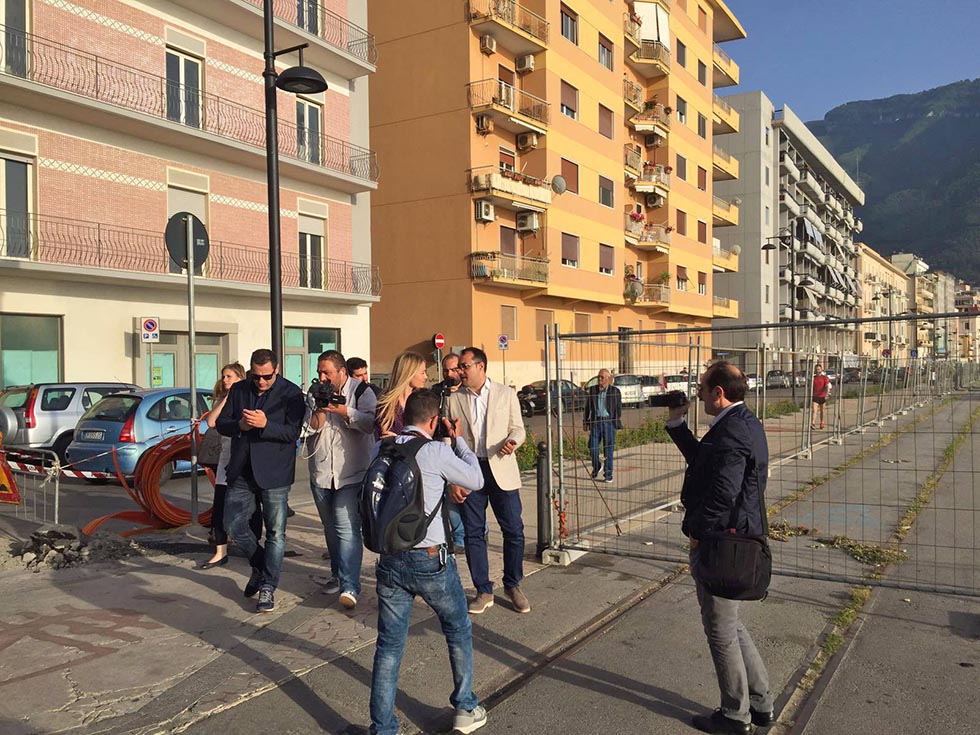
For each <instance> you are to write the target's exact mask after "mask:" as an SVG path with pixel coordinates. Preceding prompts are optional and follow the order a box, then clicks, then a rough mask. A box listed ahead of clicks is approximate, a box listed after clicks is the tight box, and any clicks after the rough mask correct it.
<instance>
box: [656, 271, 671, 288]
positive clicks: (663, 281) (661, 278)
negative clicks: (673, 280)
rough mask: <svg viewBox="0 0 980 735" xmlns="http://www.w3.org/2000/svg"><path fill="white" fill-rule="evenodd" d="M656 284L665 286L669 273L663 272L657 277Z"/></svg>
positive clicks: (668, 280) (668, 279)
mask: <svg viewBox="0 0 980 735" xmlns="http://www.w3.org/2000/svg"><path fill="white" fill-rule="evenodd" d="M656 282H657V283H659V284H660V285H661V286H666V285H667V284H668V283H670V273H669V272H668V271H664V272H663V273H661V274H660V275H659V276H657V281H656Z"/></svg>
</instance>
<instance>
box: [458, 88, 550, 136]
mask: <svg viewBox="0 0 980 735" xmlns="http://www.w3.org/2000/svg"><path fill="white" fill-rule="evenodd" d="M466 90H467V96H468V98H469V105H470V109H471V110H472V111H473V112H474V113H482V114H487V115H490V116H491V117H492V118H493V121H494V124H495V125H497V126H499V127H501V128H503V129H504V130H509V131H510V132H512V133H527V132H532V133H541V134H544V133H546V132H547V130H546V128H547V127H548V124H549V123H550V122H551V104H550V103H549V102H546V101H545V100H543V99H541V98H540V97H535V96H534V95H533V94H529V93H527V92H524V91H523V90H520V89H517V88H516V87H513V86H511V85H510V84H507V83H506V82H502V81H500V80H499V79H482V80H480V81H479V82H471V83H470V84H468V85H467V87H466Z"/></svg>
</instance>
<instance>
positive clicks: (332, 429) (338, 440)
mask: <svg viewBox="0 0 980 735" xmlns="http://www.w3.org/2000/svg"><path fill="white" fill-rule="evenodd" d="M360 384H361V381H359V380H355V379H354V378H351V377H348V378H347V382H346V383H345V384H344V388H343V390H342V391H341V392H342V393H343V394H344V395H345V396H346V397H347V419H346V420H344V418H343V417H341V416H337V415H335V414H332V413H328V414H325V415H324V417H323V425H322V426H321V427H320V428H319V429H317V430H316V431H314V432H311V433H310V434H309V435H308V436H307V437H306V447H307V451H308V452H309V462H310V477H311V478H312V480H313V482H314V483H315V484H316V485H317V486H318V487H323V488H328V489H329V488H333V489H335V490H339V489H340V488H342V487H347V486H348V485H353V484H356V483H359V482H360V481H361V479H362V478H363V477H364V471H365V470H367V468H368V464H370V462H371V449H372V447H374V414H375V410H376V408H377V402H378V399H377V397H376V396H375V395H374V391H373V390H371V389H370V388H368V389H367V390H365V391H364V392H363V393H362V394H361V397H360V398H359V399H357V400H356V401H355V400H354V391H355V390H356V389H357V386H358V385H360ZM310 413H312V412H310ZM307 421H309V418H307Z"/></svg>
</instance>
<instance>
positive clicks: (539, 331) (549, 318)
mask: <svg viewBox="0 0 980 735" xmlns="http://www.w3.org/2000/svg"><path fill="white" fill-rule="evenodd" d="M546 326H547V327H548V328H549V329H550V330H551V334H554V333H555V312H553V311H551V309H535V310H534V338H535V339H536V340H537V341H538V342H544V328H545V327H546Z"/></svg>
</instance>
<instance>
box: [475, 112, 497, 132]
mask: <svg viewBox="0 0 980 735" xmlns="http://www.w3.org/2000/svg"><path fill="white" fill-rule="evenodd" d="M476 132H478V133H479V134H480V135H487V134H489V133H492V132H493V118H492V117H491V116H490V115H477V116H476Z"/></svg>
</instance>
